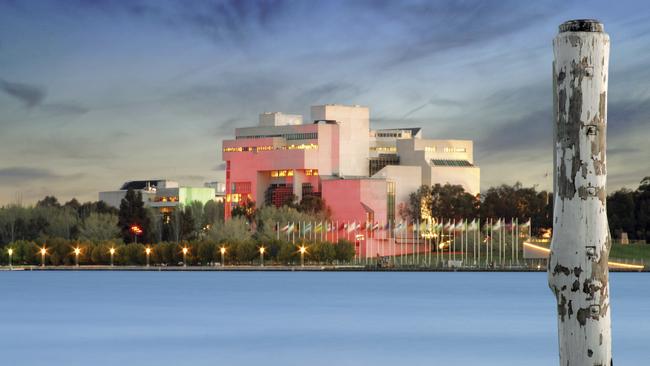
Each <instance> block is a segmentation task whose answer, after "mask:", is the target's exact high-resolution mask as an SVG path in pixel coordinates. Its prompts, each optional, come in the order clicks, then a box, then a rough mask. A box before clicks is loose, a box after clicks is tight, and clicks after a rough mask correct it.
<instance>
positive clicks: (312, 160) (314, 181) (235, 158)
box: [222, 124, 339, 217]
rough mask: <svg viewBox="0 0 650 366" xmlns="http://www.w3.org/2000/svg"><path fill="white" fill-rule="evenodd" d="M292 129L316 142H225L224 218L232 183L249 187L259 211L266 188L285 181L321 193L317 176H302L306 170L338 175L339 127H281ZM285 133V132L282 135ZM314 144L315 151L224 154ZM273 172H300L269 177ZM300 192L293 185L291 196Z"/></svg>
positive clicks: (267, 140)
mask: <svg viewBox="0 0 650 366" xmlns="http://www.w3.org/2000/svg"><path fill="white" fill-rule="evenodd" d="M282 128H283V130H286V129H287V128H291V130H290V131H289V132H291V133H313V132H317V133H318V139H312V140H301V141H285V139H284V138H278V137H274V138H271V137H269V138H240V139H235V140H224V141H223V149H224V151H223V152H222V157H223V160H225V161H226V163H227V167H229V168H227V174H226V206H227V207H226V217H230V207H229V206H230V199H229V198H230V197H231V195H232V193H235V192H233V191H232V183H243V182H247V183H250V194H251V197H250V198H251V199H252V200H253V201H255V202H256V204H257V205H258V207H259V206H260V205H261V204H262V203H263V201H264V192H265V190H266V188H267V187H268V185H269V184H271V183H278V182H281V181H284V182H286V183H292V182H293V181H294V179H295V181H296V182H297V183H298V184H300V183H311V185H312V187H313V189H314V191H315V192H318V191H319V190H320V189H319V187H320V179H319V176H304V173H303V172H302V171H304V170H306V169H312V170H318V174H319V175H330V174H333V173H336V172H337V171H338V166H339V162H338V148H339V145H338V126H337V125H335V124H311V125H297V126H283V127H282ZM285 132H286V131H285ZM302 143H304V144H315V145H318V148H316V149H277V150H276V149H273V150H267V151H226V150H227V149H232V148H239V147H249V148H250V147H260V146H273V147H282V146H285V145H290V144H296V145H299V144H302ZM273 170H294V171H300V173H298V174H296V176H295V177H284V178H281V177H273V178H272V177H271V176H270V172H271V171H273ZM300 189H301V187H300V186H299V185H296V187H295V190H294V192H298V191H299V190H300Z"/></svg>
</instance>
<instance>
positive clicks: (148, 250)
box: [144, 247, 151, 267]
mask: <svg viewBox="0 0 650 366" xmlns="http://www.w3.org/2000/svg"><path fill="white" fill-rule="evenodd" d="M144 252H145V253H146V254H147V267H149V256H150V255H151V248H149V247H147V248H146V249H145V250H144Z"/></svg>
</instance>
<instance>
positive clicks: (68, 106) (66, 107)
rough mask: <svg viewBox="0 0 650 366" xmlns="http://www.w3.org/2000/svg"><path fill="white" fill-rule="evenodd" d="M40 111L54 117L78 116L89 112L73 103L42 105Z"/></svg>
mask: <svg viewBox="0 0 650 366" xmlns="http://www.w3.org/2000/svg"><path fill="white" fill-rule="evenodd" d="M41 110H42V111H43V112H47V113H51V114H53V115H56V116H80V115H83V114H86V113H88V112H89V111H90V110H89V109H88V108H86V107H83V106H81V105H79V104H75V103H48V104H43V105H42V106H41Z"/></svg>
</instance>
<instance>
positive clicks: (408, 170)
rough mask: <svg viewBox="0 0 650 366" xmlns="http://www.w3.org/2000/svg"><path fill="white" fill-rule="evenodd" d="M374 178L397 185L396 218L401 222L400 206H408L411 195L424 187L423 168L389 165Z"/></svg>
mask: <svg viewBox="0 0 650 366" xmlns="http://www.w3.org/2000/svg"><path fill="white" fill-rule="evenodd" d="M373 177H374V178H382V179H385V180H387V181H391V182H394V183H395V218H397V220H398V221H399V217H400V216H399V207H400V205H406V204H408V200H409V196H410V195H411V193H414V192H415V191H417V190H418V188H420V186H422V168H421V167H419V166H404V165H388V166H385V167H384V168H383V169H382V170H380V171H378V172H377V174H375V175H373Z"/></svg>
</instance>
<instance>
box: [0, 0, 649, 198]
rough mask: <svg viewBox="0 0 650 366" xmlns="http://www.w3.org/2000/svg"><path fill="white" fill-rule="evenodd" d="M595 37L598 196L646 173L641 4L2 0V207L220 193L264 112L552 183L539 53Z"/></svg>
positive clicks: (547, 80)
mask: <svg viewBox="0 0 650 366" xmlns="http://www.w3.org/2000/svg"><path fill="white" fill-rule="evenodd" d="M576 18H596V19H599V20H601V21H602V22H603V23H604V25H605V30H606V31H607V32H608V33H609V35H610V37H611V57H610V77H609V80H610V81H609V107H608V108H609V117H608V137H607V139H608V189H609V191H613V190H616V189H619V188H621V187H628V188H632V189H634V188H636V187H637V186H638V184H639V182H640V181H641V179H642V178H643V177H644V176H648V175H650V159H649V158H650V144H648V143H647V141H648V138H649V137H650V133H649V130H648V127H649V123H648V121H649V120H650V52H648V50H650V2H645V1H616V2H610V1H589V2H578V1H388V0H377V1H354V0H348V1H344V0H341V1H337V0H332V1H322V2H318V1H298V0H297V1H282V0H269V1H247V0H238V1H237V0H233V1H225V0H224V1H192V2H186V1H185V2H183V1H180V0H155V1H142V0H129V1H120V0H93V1H90V0H87V1H81V0H66V1H40V0H34V1H20V0H0V205H3V204H9V203H14V202H22V203H25V204H30V203H34V202H36V201H37V200H38V199H40V198H42V197H44V196H45V195H55V196H56V197H58V198H59V200H60V201H67V200H69V199H71V198H72V197H76V198H77V199H79V200H81V201H87V200H97V194H98V192H99V191H106V190H114V189H117V188H119V186H120V185H121V184H122V183H123V182H124V181H127V180H137V179H153V178H166V179H172V180H177V181H179V182H180V183H181V184H182V185H203V183H204V182H208V181H215V180H223V179H224V172H223V169H224V164H223V161H222V160H221V141H222V140H223V139H228V138H232V137H233V136H234V128H236V127H243V126H252V125H255V124H257V116H258V114H259V113H261V112H265V111H281V112H285V113H296V114H302V115H303V116H305V119H306V120H308V119H309V107H310V106H311V105H317V104H325V103H339V104H360V105H364V106H367V107H369V108H370V113H371V127H373V128H389V127H422V128H423V133H424V137H425V138H440V139H447V138H458V139H472V140H474V146H475V161H476V163H477V164H478V165H479V166H480V168H481V189H482V190H485V189H487V188H488V187H491V186H495V185H499V184H504V183H505V184H513V183H515V182H517V181H519V182H521V183H523V184H524V185H525V186H536V187H537V188H538V189H549V188H550V187H552V134H551V130H552V123H553V122H552V118H553V116H552V85H551V62H552V59H553V52H552V39H553V37H554V36H555V35H556V34H557V27H558V25H559V24H561V23H562V22H564V21H566V20H568V19H576Z"/></svg>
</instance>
